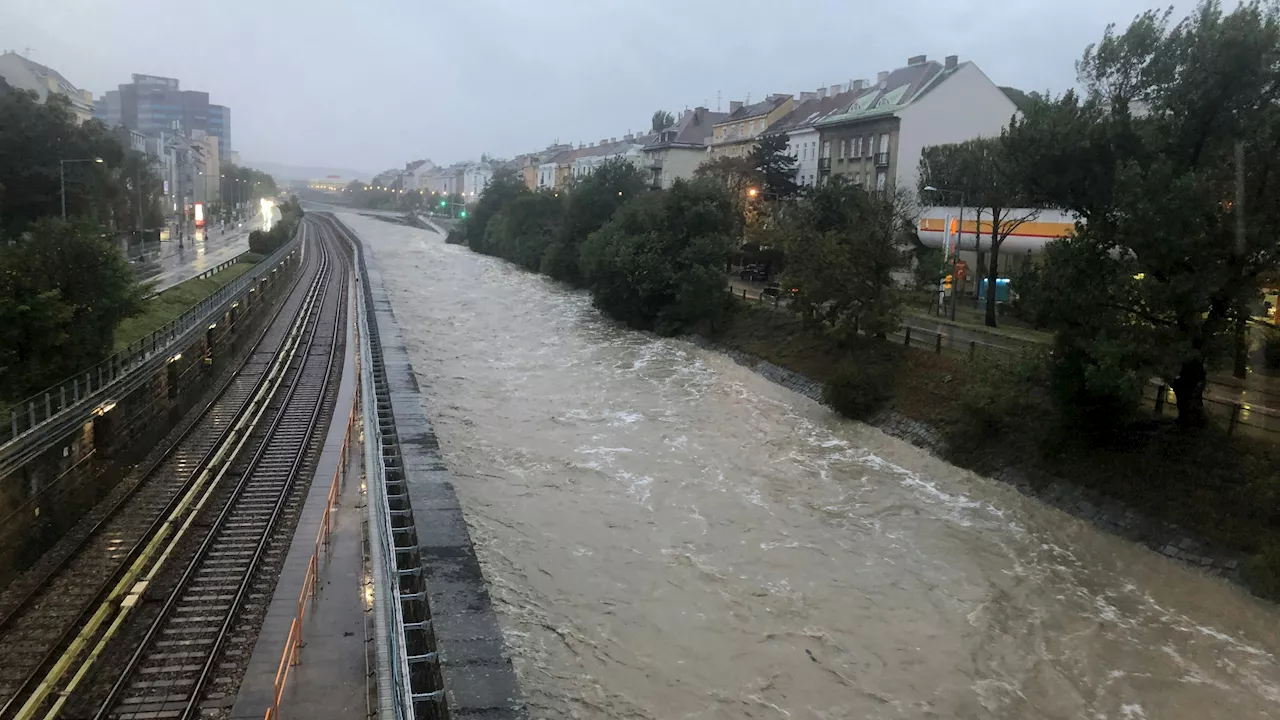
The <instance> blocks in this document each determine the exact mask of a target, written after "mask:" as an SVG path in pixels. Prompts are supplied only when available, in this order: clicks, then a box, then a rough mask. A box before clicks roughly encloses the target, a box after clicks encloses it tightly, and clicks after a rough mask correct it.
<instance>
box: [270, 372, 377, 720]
mask: <svg viewBox="0 0 1280 720" xmlns="http://www.w3.org/2000/svg"><path fill="white" fill-rule="evenodd" d="M356 357H357V363H358V358H359V354H358V353H357V355H356ZM359 378H360V369H359V365H358V364H357V367H356V391H355V394H354V396H353V397H352V402H351V411H350V412H349V413H347V429H346V432H345V433H343V436H342V450H341V452H340V453H339V456H338V467H337V469H336V470H334V473H333V482H332V483H330V484H329V497H328V499H327V502H326V503H325V506H324V514H323V515H322V516H321V517H320V530H319V532H317V533H316V543H315V549H314V550H313V551H312V553H311V559H310V560H309V561H308V562H307V572H306V575H305V576H303V579H302V592H301V593H299V594H298V612H297V614H296V615H294V618H293V622H292V623H290V625H289V636H288V638H287V639H286V640H285V645H284V652H283V653H282V654H281V655H280V664H279V665H278V666H277V667H276V679H275V687H274V689H273V692H272V694H271V707H269V708H267V713H266V716H265V720H275V719H276V718H278V717H279V716H280V698H281V697H283V696H284V688H285V683H286V682H287V681H288V680H289V669H290V668H292V667H293V666H294V665H297V664H299V663H300V662H302V660H301V659H300V658H299V655H298V651H299V650H300V649H301V648H302V646H303V637H302V623H303V621H304V620H306V616H307V604H308V600H314V599H315V597H316V583H317V581H318V580H319V577H318V576H319V573H320V550H321V548H323V549H324V551H325V555H328V553H329V530H330V527H331V525H332V520H333V508H334V506H336V505H337V503H338V495H339V493H341V491H342V487H343V485H344V484H345V480H346V475H347V459H348V455H347V453H348V451H349V449H350V447H351V431H352V428H354V427H355V421H356V409H357V408H359V407H360V395H361V392H360V382H359Z"/></svg>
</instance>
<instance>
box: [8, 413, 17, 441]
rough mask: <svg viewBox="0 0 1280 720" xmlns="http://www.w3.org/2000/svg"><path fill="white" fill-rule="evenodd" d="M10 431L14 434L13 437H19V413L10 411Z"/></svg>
mask: <svg viewBox="0 0 1280 720" xmlns="http://www.w3.org/2000/svg"><path fill="white" fill-rule="evenodd" d="M9 429H10V431H11V432H12V433H13V435H12V436H11V437H18V411H17V410H10V411H9Z"/></svg>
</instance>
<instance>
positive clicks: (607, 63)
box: [0, 0, 1186, 171]
mask: <svg viewBox="0 0 1280 720" xmlns="http://www.w3.org/2000/svg"><path fill="white" fill-rule="evenodd" d="M2 4H3V5H4V6H5V7H3V8H2V9H0V49H13V50H18V51H22V50H23V49H24V48H28V47H30V48H32V52H31V55H30V57H31V59H33V60H36V61H38V62H41V63H44V64H46V65H49V66H51V67H53V68H54V69H56V70H58V71H59V72H61V73H62V74H63V75H65V76H66V77H67V79H68V80H70V81H71V82H73V83H75V84H77V85H79V86H80V87H82V88H85V89H88V90H92V91H93V93H94V95H95V96H97V95H100V94H101V93H102V92H104V91H105V90H108V89H114V88H115V86H116V85H118V84H119V83H122V82H128V80H129V75H130V74H131V73H147V74H152V75H165V76H170V77H176V78H179V79H180V80H181V81H182V87H183V88H184V89H189V90H205V91H208V92H209V95H210V101H211V102H215V103H219V104H223V105H227V106H229V107H230V108H231V111H232V144H233V146H234V149H235V150H238V151H240V153H241V154H242V156H243V158H244V159H245V161H246V162H250V163H252V162H253V161H269V162H277V163H287V164H293V165H324V166H333V167H349V168H354V169H358V170H362V171H378V170H382V169H384V168H387V167H391V166H395V165H400V164H401V163H403V162H404V161H406V160H411V159H416V158H421V157H428V158H431V159H432V160H434V161H435V162H437V163H449V162H454V161H457V160H464V159H471V158H475V157H478V156H479V154H480V153H481V152H489V153H491V154H495V155H498V156H503V157H510V156H512V155H514V154H516V153H519V152H523V151H529V150H534V149H538V148H541V147H545V146H546V145H547V144H548V143H549V142H551V141H552V140H555V139H557V138H558V139H560V140H561V141H565V142H579V141H583V142H585V141H594V140H598V139H600V138H602V137H610V136H620V135H622V134H624V133H626V132H627V131H628V130H642V129H645V128H647V126H648V122H649V116H650V115H651V114H652V113H653V111H654V110H656V109H658V108H663V109H667V110H675V111H678V110H682V109H684V108H685V107H694V106H696V105H700V104H704V103H705V104H708V106H709V107H711V108H712V109H714V108H715V104H716V94H717V92H719V93H720V97H721V104H722V105H723V106H726V107H727V105H728V101H729V100H731V99H742V98H743V97H744V96H746V95H747V94H748V93H750V94H751V97H752V98H757V99H758V98H762V97H764V96H765V95H767V94H769V93H775V92H780V93H796V92H799V91H801V90H812V89H814V88H816V87H818V86H820V85H832V84H837V83H843V82H847V81H849V80H850V79H856V78H874V77H875V74H876V72H877V71H879V70H889V69H892V68H894V67H897V66H900V65H903V64H905V62H906V59H907V57H908V56H910V55H917V54H926V55H928V56H929V57H930V58H931V59H941V58H942V57H943V56H945V55H950V54H957V55H959V56H960V59H961V60H972V61H975V62H976V63H977V64H978V66H979V67H980V68H982V70H983V71H984V72H985V73H986V74H987V75H988V76H989V77H990V78H991V79H992V80H993V81H995V82H996V83H997V84H999V85H1013V86H1015V87H1019V88H1023V89H1026V90H1036V89H1039V90H1044V89H1051V90H1054V91H1060V90H1063V89H1065V88H1067V87H1069V86H1070V85H1072V84H1073V82H1074V80H1075V70H1074V67H1073V63H1074V61H1075V60H1076V59H1077V58H1079V57H1080V53H1081V52H1082V51H1083V49H1084V47H1085V45H1087V44H1088V43H1090V42H1094V41H1096V40H1097V39H1098V38H1099V37H1101V35H1102V32H1103V29H1104V28H1105V27H1106V25H1107V23H1109V22H1115V23H1117V24H1118V25H1120V26H1122V27H1123V26H1125V25H1127V24H1128V22H1129V21H1130V20H1131V19H1132V18H1133V17H1134V15H1136V14H1137V13H1138V12H1141V11H1142V10H1145V9H1147V8H1149V7H1157V6H1158V5H1157V4H1156V3H1155V2H1154V0H1070V1H1069V2H1068V1H1067V0H1053V1H1052V2H1050V1H1047V0H947V1H945V2H942V1H934V0H892V1H891V2H883V3H880V2H877V3H864V2H857V0H784V1H783V2H776V1H775V2H763V1H758V0H725V1H721V0H681V1H676V2H672V1H668V0H648V1H646V2H639V1H634V2H633V1H631V0H534V1H531V2H530V1H518V0H506V1H503V0H450V1H449V2H438V1H436V0H425V1H424V0H360V1H358V2H353V1H342V2H339V1H338V0H307V1H306V2H301V1H298V0H256V1H252V0H214V1H212V2H202V3H198V4H189V3H174V2H161V1H160V0H116V1H115V2H104V1H103V0H35V1H33V2H22V0H4V2H3V3H2ZM1184 6H1186V3H1181V4H1180V6H1179V10H1180V11H1181V10H1182V9H1183V7H1184Z"/></svg>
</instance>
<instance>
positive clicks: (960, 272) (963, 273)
mask: <svg viewBox="0 0 1280 720" xmlns="http://www.w3.org/2000/svg"><path fill="white" fill-rule="evenodd" d="M968 277H969V264H968V263H966V262H965V261H963V260H957V261H956V279H957V280H965V279H967V278H968Z"/></svg>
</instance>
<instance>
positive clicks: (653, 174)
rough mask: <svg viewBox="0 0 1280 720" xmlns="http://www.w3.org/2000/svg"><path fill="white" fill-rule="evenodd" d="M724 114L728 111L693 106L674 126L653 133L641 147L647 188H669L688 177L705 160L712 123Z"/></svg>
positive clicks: (709, 145) (726, 114)
mask: <svg viewBox="0 0 1280 720" xmlns="http://www.w3.org/2000/svg"><path fill="white" fill-rule="evenodd" d="M727 117H729V113H723V112H711V111H710V110H708V109H706V108H704V107H697V108H694V109H692V110H685V111H684V112H683V113H681V114H680V117H679V119H677V120H676V122H675V124H674V125H672V126H671V127H669V128H667V129H666V130H663V131H661V132H659V133H656V134H655V135H654V136H653V139H651V140H650V141H649V142H648V143H647V144H646V145H645V146H644V151H643V152H644V159H643V161H642V164H641V167H642V168H643V169H644V171H645V174H646V176H647V178H648V180H649V187H652V188H669V187H671V186H672V184H674V183H675V181H676V180H680V179H684V180H688V179H689V178H692V177H693V173H694V171H695V170H697V169H698V166H699V165H701V164H702V163H704V162H706V161H707V157H708V153H707V151H708V149H709V148H710V147H711V133H712V130H713V128H714V126H715V124H716V123H718V122H721V121H722V120H724V119H725V118H727Z"/></svg>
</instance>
